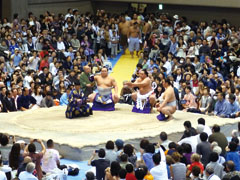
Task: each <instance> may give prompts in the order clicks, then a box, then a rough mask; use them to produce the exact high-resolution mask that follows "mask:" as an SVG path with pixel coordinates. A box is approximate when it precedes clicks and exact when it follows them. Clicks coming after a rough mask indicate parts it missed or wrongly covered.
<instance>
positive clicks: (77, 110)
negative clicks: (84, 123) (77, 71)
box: [65, 82, 92, 119]
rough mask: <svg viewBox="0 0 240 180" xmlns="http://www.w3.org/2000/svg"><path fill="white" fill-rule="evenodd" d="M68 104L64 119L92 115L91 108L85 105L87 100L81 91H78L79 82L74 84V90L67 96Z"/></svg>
mask: <svg viewBox="0 0 240 180" xmlns="http://www.w3.org/2000/svg"><path fill="white" fill-rule="evenodd" d="M68 102H69V103H68V106H67V110H66V113H65V114H66V118H69V119H72V118H76V117H86V116H89V115H92V108H91V107H90V106H89V105H88V104H87V98H86V97H84V94H83V91H82V90H81V89H80V82H76V83H75V88H74V89H73V90H72V91H71V93H70V94H69V96H68Z"/></svg>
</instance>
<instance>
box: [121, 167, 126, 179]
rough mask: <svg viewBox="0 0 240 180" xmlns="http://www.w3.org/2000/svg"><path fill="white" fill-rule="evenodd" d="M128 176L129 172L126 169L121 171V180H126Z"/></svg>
mask: <svg viewBox="0 0 240 180" xmlns="http://www.w3.org/2000/svg"><path fill="white" fill-rule="evenodd" d="M126 175H127V171H126V169H125V168H124V169H123V168H122V169H120V171H119V178H120V180H125V179H126Z"/></svg>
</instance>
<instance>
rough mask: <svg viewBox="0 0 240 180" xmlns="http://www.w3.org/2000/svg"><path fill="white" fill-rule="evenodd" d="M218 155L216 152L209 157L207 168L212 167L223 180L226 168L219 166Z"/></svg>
mask: <svg viewBox="0 0 240 180" xmlns="http://www.w3.org/2000/svg"><path fill="white" fill-rule="evenodd" d="M218 158H219V157H218V154H217V153H216V152H212V153H211V154H210V156H209V161H210V162H209V163H208V164H207V166H206V168H208V167H211V168H213V170H214V174H215V175H217V176H218V177H219V178H220V179H222V177H223V174H224V167H223V165H222V164H219V163H218V162H217V161H218Z"/></svg>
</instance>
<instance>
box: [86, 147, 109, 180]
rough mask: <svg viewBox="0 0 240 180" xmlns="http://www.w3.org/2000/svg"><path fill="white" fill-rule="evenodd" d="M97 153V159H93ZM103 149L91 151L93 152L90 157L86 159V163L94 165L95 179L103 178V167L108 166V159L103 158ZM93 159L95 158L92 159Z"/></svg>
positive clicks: (100, 179)
mask: <svg viewBox="0 0 240 180" xmlns="http://www.w3.org/2000/svg"><path fill="white" fill-rule="evenodd" d="M97 153H98V157H99V158H98V159H95V157H96V155H97ZM105 155H106V153H105V150H104V149H99V150H95V151H93V154H92V156H91V158H90V159H89V161H88V165H89V166H90V165H91V166H95V167H96V179H97V180H102V179H104V178H105V169H106V168H108V167H110V161H109V160H107V159H105ZM94 159H95V160H94Z"/></svg>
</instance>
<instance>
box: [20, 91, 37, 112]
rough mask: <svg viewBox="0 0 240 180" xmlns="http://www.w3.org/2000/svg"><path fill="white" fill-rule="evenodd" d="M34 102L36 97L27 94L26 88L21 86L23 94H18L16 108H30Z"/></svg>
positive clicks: (24, 109) (22, 109)
mask: <svg viewBox="0 0 240 180" xmlns="http://www.w3.org/2000/svg"><path fill="white" fill-rule="evenodd" d="M35 104H36V99H35V98H34V97H32V96H31V95H29V90H28V88H26V87H25V88H23V95H21V96H19V97H18V99H17V105H18V109H19V110H21V111H26V110H28V109H32V108H33V107H34V105H35Z"/></svg>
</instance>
